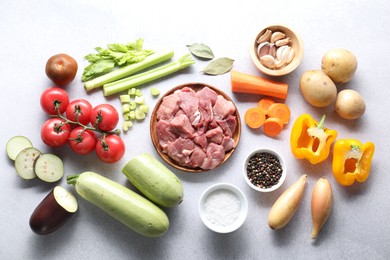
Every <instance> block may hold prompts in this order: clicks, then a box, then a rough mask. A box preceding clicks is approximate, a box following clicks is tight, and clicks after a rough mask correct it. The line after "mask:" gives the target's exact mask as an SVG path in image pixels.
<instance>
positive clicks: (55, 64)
mask: <svg viewBox="0 0 390 260" xmlns="http://www.w3.org/2000/svg"><path fill="white" fill-rule="evenodd" d="M77 69H78V66H77V62H76V60H75V59H73V58H72V57H71V56H69V55H67V54H64V53H60V54H56V55H53V56H51V57H50V58H49V59H48V60H47V62H46V67H45V72H46V75H47V77H48V78H49V79H51V80H52V81H53V82H54V83H55V84H57V85H58V86H61V87H62V86H65V85H68V84H69V83H70V82H72V81H73V79H74V78H75V76H76V74H77Z"/></svg>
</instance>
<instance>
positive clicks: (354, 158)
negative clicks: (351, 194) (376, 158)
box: [332, 139, 375, 186]
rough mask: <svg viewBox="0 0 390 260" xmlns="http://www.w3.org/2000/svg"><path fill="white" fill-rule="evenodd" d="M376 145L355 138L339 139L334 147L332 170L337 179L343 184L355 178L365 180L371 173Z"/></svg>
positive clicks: (360, 180) (345, 184)
mask: <svg viewBox="0 0 390 260" xmlns="http://www.w3.org/2000/svg"><path fill="white" fill-rule="evenodd" d="M374 151H375V145H374V144H373V143H372V142H367V143H365V144H362V143H361V142H360V141H358V140H355V139H345V140H337V142H336V143H335V145H334V148H333V162H332V171H333V175H334V177H335V179H336V181H337V182H338V183H339V184H341V185H343V186H350V185H352V184H353V183H354V182H355V180H356V181H358V182H364V181H366V179H367V178H368V176H369V174H370V168H371V161H372V157H373V155H374Z"/></svg>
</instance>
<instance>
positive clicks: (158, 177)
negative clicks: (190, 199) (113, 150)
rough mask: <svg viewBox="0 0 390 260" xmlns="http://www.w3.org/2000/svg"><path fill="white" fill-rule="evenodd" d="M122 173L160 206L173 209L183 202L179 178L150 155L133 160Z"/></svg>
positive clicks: (139, 156)
mask: <svg viewBox="0 0 390 260" xmlns="http://www.w3.org/2000/svg"><path fill="white" fill-rule="evenodd" d="M122 172H123V174H124V175H126V177H127V178H128V179H129V181H130V182H131V183H132V184H133V185H134V186H135V187H136V188H137V189H138V190H140V191H141V192H142V193H143V194H144V195H145V196H146V197H147V198H148V199H150V200H151V201H153V202H154V203H156V204H158V205H160V206H163V207H167V208H171V207H175V206H177V205H178V204H180V203H181V202H182V201H183V186H182V184H181V182H180V180H179V178H178V177H177V176H176V175H175V174H174V173H173V172H172V171H170V170H169V169H168V168H167V167H165V166H164V165H163V164H162V163H160V162H159V161H158V160H157V159H156V158H154V157H152V156H151V155H149V154H148V153H143V154H140V155H138V156H136V157H134V158H133V159H131V160H130V161H129V162H127V164H126V165H125V166H124V167H123V168H122Z"/></svg>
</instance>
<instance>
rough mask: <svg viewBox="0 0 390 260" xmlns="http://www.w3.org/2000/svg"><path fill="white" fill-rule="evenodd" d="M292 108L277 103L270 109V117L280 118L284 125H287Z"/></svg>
mask: <svg viewBox="0 0 390 260" xmlns="http://www.w3.org/2000/svg"><path fill="white" fill-rule="evenodd" d="M290 114H291V111H290V108H289V107H288V106H287V105H286V104H284V103H275V104H272V105H271V106H270V107H269V108H268V116H269V117H273V118H279V119H280V120H281V121H282V123H283V124H287V123H288V121H289V120H290Z"/></svg>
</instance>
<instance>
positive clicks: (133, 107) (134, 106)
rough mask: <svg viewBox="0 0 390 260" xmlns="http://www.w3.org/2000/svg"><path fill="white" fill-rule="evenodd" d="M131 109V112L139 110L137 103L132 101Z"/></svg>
mask: <svg viewBox="0 0 390 260" xmlns="http://www.w3.org/2000/svg"><path fill="white" fill-rule="evenodd" d="M129 106H130V107H129V108H130V111H131V110H135V109H136V108H137V103H135V101H131V102H130V104H129Z"/></svg>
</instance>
